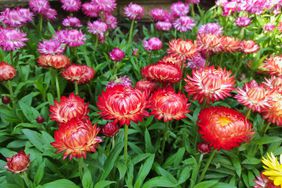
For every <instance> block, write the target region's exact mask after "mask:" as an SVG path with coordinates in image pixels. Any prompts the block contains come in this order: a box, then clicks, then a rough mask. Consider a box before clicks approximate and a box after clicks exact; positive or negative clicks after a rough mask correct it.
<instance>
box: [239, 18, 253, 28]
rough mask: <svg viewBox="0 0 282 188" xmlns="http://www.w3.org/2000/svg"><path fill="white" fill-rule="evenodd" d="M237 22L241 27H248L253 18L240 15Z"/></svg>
mask: <svg viewBox="0 0 282 188" xmlns="http://www.w3.org/2000/svg"><path fill="white" fill-rule="evenodd" d="M235 23H236V25H237V26H239V27H247V26H248V25H250V24H251V19H250V18H248V17H238V18H237V19H236V21H235Z"/></svg>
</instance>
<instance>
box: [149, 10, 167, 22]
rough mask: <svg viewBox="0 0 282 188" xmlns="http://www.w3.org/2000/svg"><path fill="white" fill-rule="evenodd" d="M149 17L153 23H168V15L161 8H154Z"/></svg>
mask: <svg viewBox="0 0 282 188" xmlns="http://www.w3.org/2000/svg"><path fill="white" fill-rule="evenodd" d="M150 15H151V17H152V18H153V20H154V21H169V20H168V19H169V13H168V11H166V10H164V9H162V8H154V9H152V10H151V12H150Z"/></svg>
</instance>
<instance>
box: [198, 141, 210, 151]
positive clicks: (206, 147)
mask: <svg viewBox="0 0 282 188" xmlns="http://www.w3.org/2000/svg"><path fill="white" fill-rule="evenodd" d="M197 149H198V151H199V152H200V153H203V154H206V153H209V152H210V151H211V147H210V146H209V144H207V143H205V142H202V143H199V144H197Z"/></svg>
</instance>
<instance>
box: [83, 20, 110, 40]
mask: <svg viewBox="0 0 282 188" xmlns="http://www.w3.org/2000/svg"><path fill="white" fill-rule="evenodd" d="M87 28H88V31H89V33H92V34H94V35H97V36H98V37H99V38H100V40H101V39H103V38H104V33H105V32H106V31H107V29H108V26H107V24H106V23H104V22H101V21H99V20H96V21H94V22H89V23H88V26H87Z"/></svg>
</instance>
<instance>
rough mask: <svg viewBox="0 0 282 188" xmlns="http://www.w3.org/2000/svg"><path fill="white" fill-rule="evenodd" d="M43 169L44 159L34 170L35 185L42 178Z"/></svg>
mask: <svg viewBox="0 0 282 188" xmlns="http://www.w3.org/2000/svg"><path fill="white" fill-rule="evenodd" d="M44 169H45V161H43V162H42V163H41V164H40V166H39V167H38V169H37V171H36V174H35V176H34V183H35V184H36V185H38V184H39V183H40V182H41V180H42V178H43V176H44Z"/></svg>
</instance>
